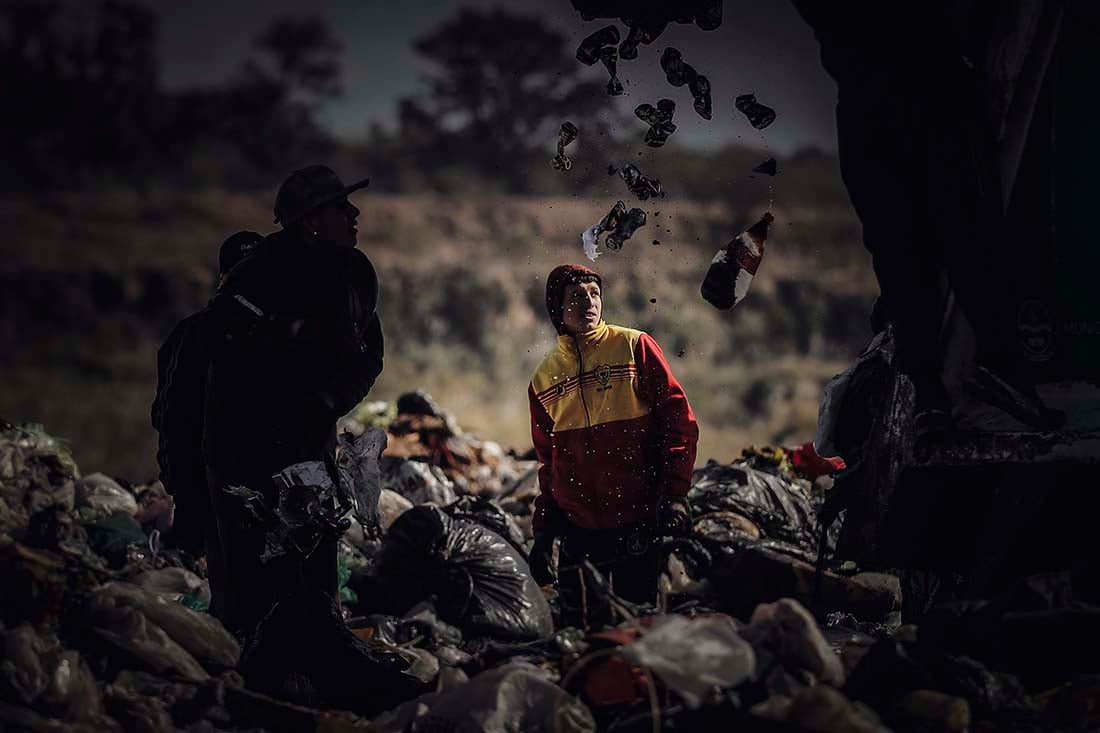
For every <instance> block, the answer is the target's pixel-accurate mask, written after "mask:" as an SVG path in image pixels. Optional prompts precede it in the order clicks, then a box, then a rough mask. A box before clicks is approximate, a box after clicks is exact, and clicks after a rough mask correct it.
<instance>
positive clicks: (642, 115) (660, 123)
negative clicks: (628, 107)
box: [634, 99, 676, 148]
mask: <svg viewBox="0 0 1100 733" xmlns="http://www.w3.org/2000/svg"><path fill="white" fill-rule="evenodd" d="M675 114H676V102H674V101H672V100H671V99H659V100H657V106H656V107H654V106H653V105H652V104H639V105H638V106H637V107H635V108H634V115H635V116H636V117H637V118H638V119H640V120H641V121H643V122H645V123H646V124H648V125H649V131H648V132H646V135H645V144H646V145H648V146H649V147H651V148H659V147H661V146H662V145H664V144H665V143H666V142H667V141H668V136H669V135H671V134H672V133H674V132H676V123H675V122H673V121H672V117H673V115H675Z"/></svg>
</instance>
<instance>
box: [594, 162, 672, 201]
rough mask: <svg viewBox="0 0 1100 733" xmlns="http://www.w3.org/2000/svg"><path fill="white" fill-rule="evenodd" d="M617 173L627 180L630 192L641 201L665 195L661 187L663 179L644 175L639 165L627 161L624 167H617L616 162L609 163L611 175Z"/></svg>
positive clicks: (608, 168)
mask: <svg viewBox="0 0 1100 733" xmlns="http://www.w3.org/2000/svg"><path fill="white" fill-rule="evenodd" d="M616 173H618V174H619V177H620V178H622V179H623V181H625V182H626V187H627V188H629V189H630V192H631V193H633V194H634V195H635V196H637V197H638V199H639V200H641V201H646V200H648V199H650V198H664V197H665V191H664V189H663V188H662V187H661V181H660V180H659V179H657V178H647V177H646V176H644V175H642V172H641V171H640V170H638V166H636V165H633V164H631V163H627V164H626V165H624V166H623V167H622V168H616V167H615V165H614V164H611V163H609V164H608V166H607V174H608V175H609V176H611V175H615V174H616Z"/></svg>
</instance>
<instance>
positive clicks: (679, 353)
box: [676, 349, 687, 359]
mask: <svg viewBox="0 0 1100 733" xmlns="http://www.w3.org/2000/svg"><path fill="white" fill-rule="evenodd" d="M685 353H687V352H685V351H684V350H683V349H680V350H679V351H677V352H676V356H678V357H680V358H681V359H683V358H684V354H685Z"/></svg>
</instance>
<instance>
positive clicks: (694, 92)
mask: <svg viewBox="0 0 1100 733" xmlns="http://www.w3.org/2000/svg"><path fill="white" fill-rule="evenodd" d="M688 89H690V90H691V97H692V99H693V100H694V102H693V103H692V107H694V108H695V111H696V112H698V113H699V116H700V117H702V118H703V119H704V120H709V119H710V118H711V117H712V116H713V113H714V107H713V104H712V102H711V99H710V80H709V79H707V78H706V77H705V76H703V75H702V74H699V76H697V77H695V78H694V79H692V80H691V81H690V82H689V83H688Z"/></svg>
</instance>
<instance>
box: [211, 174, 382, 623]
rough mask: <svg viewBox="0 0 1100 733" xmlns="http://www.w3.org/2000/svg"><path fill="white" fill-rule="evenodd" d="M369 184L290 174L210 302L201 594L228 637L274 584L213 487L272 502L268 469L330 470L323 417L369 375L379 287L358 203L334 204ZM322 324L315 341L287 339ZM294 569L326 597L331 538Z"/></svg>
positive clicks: (362, 388) (259, 546)
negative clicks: (207, 550) (213, 525)
mask: <svg viewBox="0 0 1100 733" xmlns="http://www.w3.org/2000/svg"><path fill="white" fill-rule="evenodd" d="M368 183H369V180H363V181H359V182H358V183H354V184H352V185H344V183H343V182H342V181H341V180H340V179H339V178H338V177H337V175H336V173H334V172H333V171H332V169H330V168H328V167H326V166H321V165H314V166H310V167H308V168H303V169H301V170H298V171H295V172H294V173H293V174H291V175H290V177H289V178H287V179H286V181H284V182H283V185H282V186H281V187H280V188H279V191H278V194H277V195H276V197H275V207H274V209H275V221H276V222H277V223H279V224H281V225H282V230H281V231H278V232H276V233H274V234H272V235H270V236H268V237H267V238H266V239H265V240H264V241H263V242H262V243H261V244H260V245H259V246H258V247H257V248H256V251H255V252H254V253H253V254H252V255H251V256H250V257H248V258H247V259H245V260H244V261H243V262H241V263H240V264H239V265H238V266H237V267H236V268H234V269H233V271H232V272H231V273H230V274H229V276H228V277H227V278H226V279H225V282H224V283H223V284H222V286H221V288H219V291H218V296H217V298H215V301H214V303H213V304H212V306H211V311H212V312H214V313H215V314H216V316H215V317H214V318H213V319H212V321H213V325H212V326H211V328H210V337H209V341H210V343H211V350H212V352H213V356H212V361H211V368H210V373H209V377H208V382H207V390H206V409H205V413H206V414H205V432H204V437H203V451H204V455H205V458H206V467H207V476H208V479H209V483H210V486H211V490H212V498H213V500H214V505H215V513H216V514H217V517H218V539H219V541H220V548H219V549H220V554H221V560H222V567H223V568H224V571H225V578H224V582H217V581H214V582H213V583H212V588H211V591H212V593H213V596H214V603H213V610H214V612H215V613H216V614H217V615H218V616H219V618H221V619H222V622H223V623H224V624H225V625H226V627H227V628H229V629H230V630H231V631H234V632H236V633H238V634H241V635H244V634H249V633H251V632H252V631H253V630H254V628H255V626H256V624H257V623H258V622H259V621H260V619H261V618H262V617H263V615H264V614H265V613H267V611H268V610H269V609H270V608H271V606H272V604H273V603H274V601H275V600H277V598H278V592H279V590H280V587H281V586H282V587H285V584H286V583H285V578H283V577H280V573H281V572H282V571H283V570H282V569H279V568H275V567H273V566H271V565H265V564H264V563H262V562H261V561H260V556H261V554H262V553H263V551H264V539H265V538H264V534H263V532H262V531H260V530H258V529H249V528H247V527H246V526H245V525H246V524H247V522H246V520H245V517H244V515H243V507H242V506H240V505H239V504H238V503H237V502H236V501H235V500H233V499H232V498H231V497H229V496H227V495H226V494H225V492H224V488H226V487H229V486H246V487H248V488H250V489H253V490H255V491H259V492H261V493H262V494H264V496H265V498H266V499H267V501H268V504H269V505H270V506H275V505H276V501H277V497H276V496H275V492H274V488H273V484H272V481H271V477H272V476H273V475H274V474H276V473H278V472H279V471H281V470H282V469H284V468H286V467H287V466H290V465H292V464H295V463H299V462H303V461H325V462H326V463H327V464H328V465H330V466H332V465H333V459H334V453H335V437H336V435H335V424H336V420H337V419H338V418H339V417H340V416H341V415H343V414H344V413H346V412H347V411H348V410H350V409H351V408H352V407H354V406H355V405H356V404H357V403H358V402H359V401H360V400H361V399H362V398H363V397H364V396H366V394H367V392H369V391H370V388H371V386H372V385H373V384H374V380H375V379H376V378H377V377H378V375H379V374H380V373H381V371H382V350H383V349H382V328H381V325H380V323H379V319H378V315H377V313H376V312H375V308H376V305H377V299H378V279H377V276H376V274H375V271H374V267H373V266H372V265H371V262H370V260H369V259H368V258H367V256H366V255H365V254H363V253H362V252H361V251H359V250H358V249H356V244H357V238H358V229H357V219H358V216H359V209H358V208H356V207H355V205H354V204H352V203H351V202H350V201H349V200H348V198H347V196H348V194H349V193H351V192H353V191H356V190H358V189H361V188H364V187H366V185H367V184H368ZM273 324H278V326H277V327H273ZM322 324H327V326H328V328H327V329H325V330H327V332H328V337H327V338H323V339H315V338H308V339H307V338H301V337H300V336H301V335H302V333H303V329H307V330H310V329H312V330H315V329H317V328H318V327H319V326H321V325H322ZM303 574H304V578H305V582H306V584H307V585H309V586H312V587H315V588H318V589H320V590H322V591H324V592H326V593H329V594H335V592H336V586H337V579H336V543H335V542H327V543H322V544H321V545H320V546H319V547H318V548H317V550H315V551H314V552H313V554H312V555H311V556H310V557H309V558H308V559H307V560H306V562H305V564H304V567H303ZM212 580H213V579H212Z"/></svg>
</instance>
